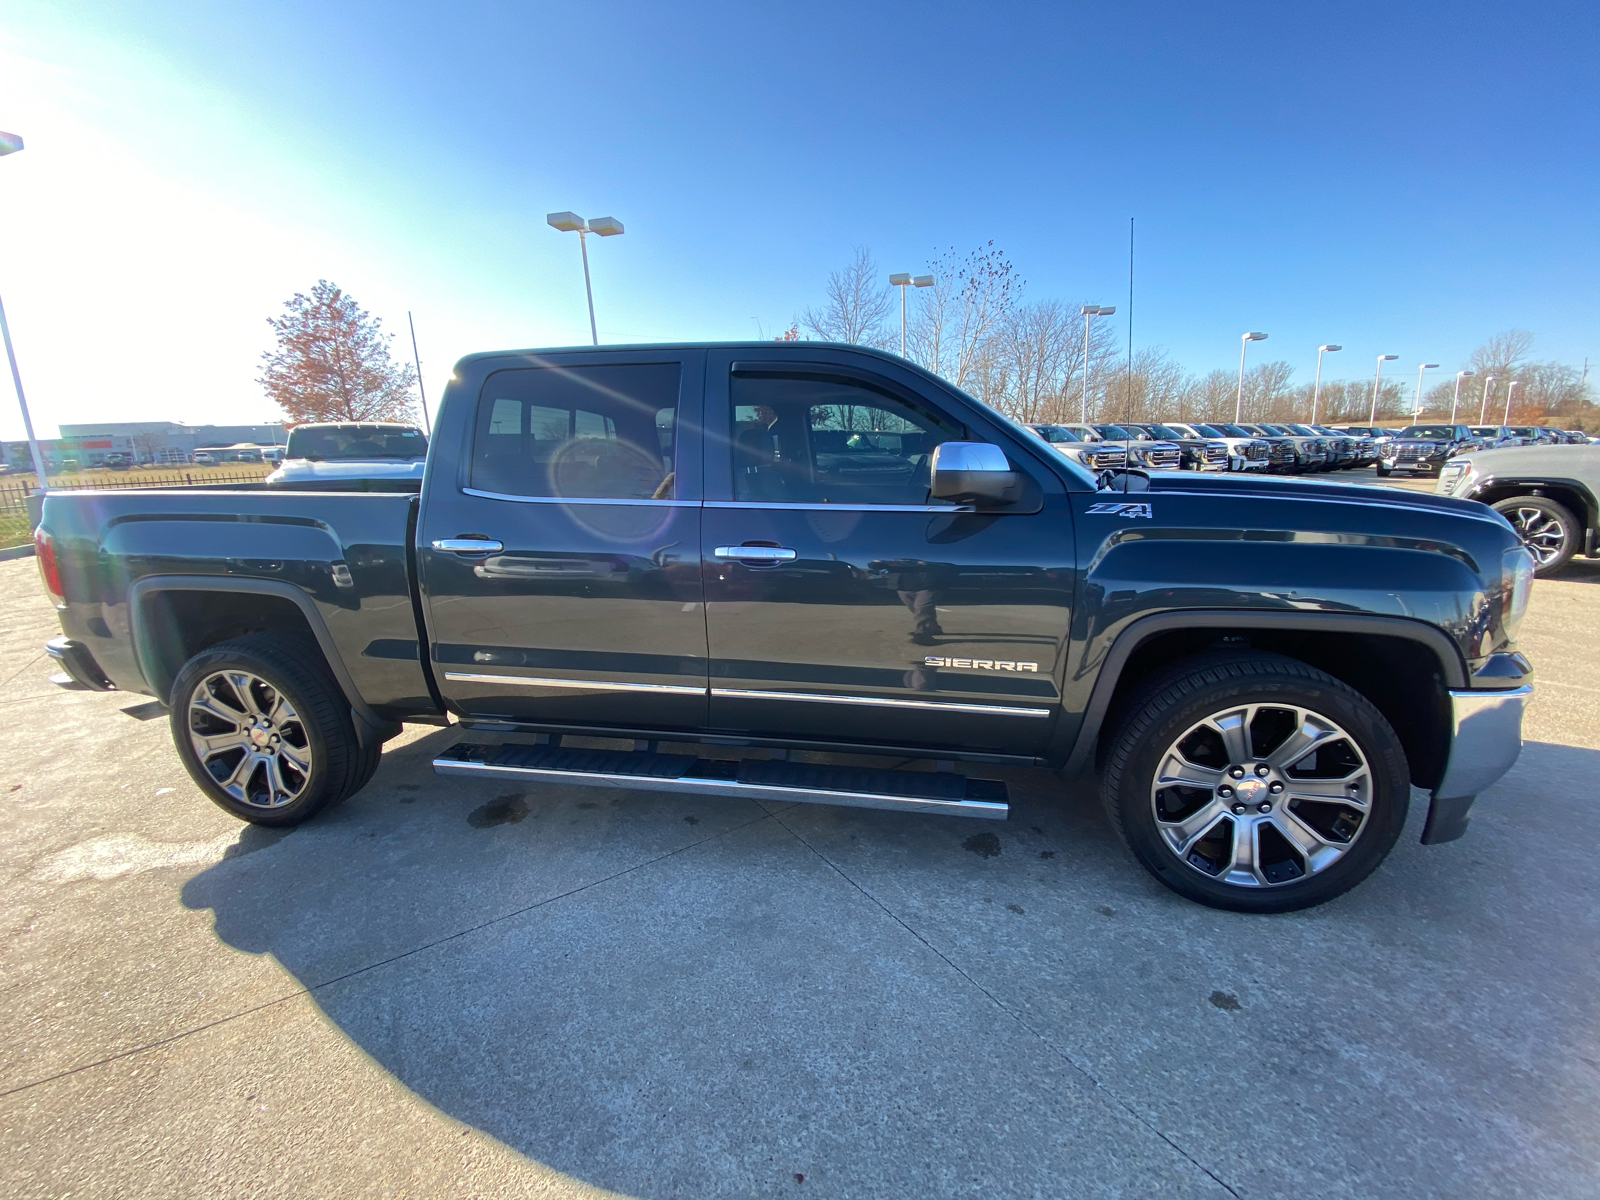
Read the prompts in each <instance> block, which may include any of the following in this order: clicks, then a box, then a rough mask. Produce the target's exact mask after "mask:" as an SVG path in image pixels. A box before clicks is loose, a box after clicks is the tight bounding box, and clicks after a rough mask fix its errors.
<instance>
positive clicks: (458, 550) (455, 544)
mask: <svg viewBox="0 0 1600 1200" xmlns="http://www.w3.org/2000/svg"><path fill="white" fill-rule="evenodd" d="M433 548H434V549H435V550H446V551H449V552H450V553H452V554H493V553H494V552H495V551H496V550H504V549H505V546H504V544H502V543H500V542H497V541H495V540H494V539H492V538H434V539H433Z"/></svg>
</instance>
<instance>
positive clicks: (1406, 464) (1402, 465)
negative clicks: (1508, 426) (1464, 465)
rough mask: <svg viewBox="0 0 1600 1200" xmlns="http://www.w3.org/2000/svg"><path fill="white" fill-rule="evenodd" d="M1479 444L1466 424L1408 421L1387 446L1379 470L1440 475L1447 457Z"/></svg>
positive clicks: (1384, 473)
mask: <svg viewBox="0 0 1600 1200" xmlns="http://www.w3.org/2000/svg"><path fill="white" fill-rule="evenodd" d="M1480 445H1481V443H1480V442H1479V441H1478V439H1477V438H1475V437H1473V436H1472V430H1471V428H1470V427H1468V426H1466V425H1408V426H1407V427H1406V428H1404V429H1402V430H1401V431H1400V432H1399V433H1398V434H1396V435H1395V438H1394V440H1393V441H1391V442H1390V443H1389V444H1388V445H1387V446H1386V447H1385V448H1384V455H1383V461H1382V462H1380V463H1379V464H1378V474H1379V475H1388V474H1390V473H1392V472H1394V471H1401V472H1407V473H1413V474H1418V475H1437V474H1438V473H1439V468H1441V467H1442V466H1444V464H1445V462H1446V461H1447V460H1448V459H1450V458H1451V457H1453V456H1454V455H1457V454H1462V453H1464V452H1466V451H1468V450H1477V449H1479V448H1480Z"/></svg>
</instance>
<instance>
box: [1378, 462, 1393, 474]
mask: <svg viewBox="0 0 1600 1200" xmlns="http://www.w3.org/2000/svg"><path fill="white" fill-rule="evenodd" d="M1393 473H1394V468H1393V467H1386V466H1384V465H1383V464H1382V463H1379V464H1378V474H1379V475H1390V474H1393Z"/></svg>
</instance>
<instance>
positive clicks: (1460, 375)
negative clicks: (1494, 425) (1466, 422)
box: [1450, 371, 1482, 425]
mask: <svg viewBox="0 0 1600 1200" xmlns="http://www.w3.org/2000/svg"><path fill="white" fill-rule="evenodd" d="M1476 374H1477V372H1476V371H1457V372H1456V398H1455V399H1454V400H1452V401H1451V402H1450V424H1452V425H1454V424H1455V423H1456V409H1458V408H1460V407H1461V381H1462V380H1463V379H1465V378H1466V377H1467V376H1469V375H1476ZM1479 424H1480V425H1481V424H1482V422H1481V421H1480V422H1479Z"/></svg>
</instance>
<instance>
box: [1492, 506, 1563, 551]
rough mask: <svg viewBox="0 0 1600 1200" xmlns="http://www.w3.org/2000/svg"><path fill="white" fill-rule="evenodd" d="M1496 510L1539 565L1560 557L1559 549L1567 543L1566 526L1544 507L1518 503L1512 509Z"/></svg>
mask: <svg viewBox="0 0 1600 1200" xmlns="http://www.w3.org/2000/svg"><path fill="white" fill-rule="evenodd" d="M1496 511H1498V512H1499V513H1500V515H1501V516H1503V517H1504V518H1505V519H1506V520H1508V521H1510V522H1511V528H1512V529H1513V530H1515V531H1516V535H1517V536H1518V537H1519V538H1521V539H1522V544H1523V545H1524V546H1526V547H1527V548H1528V549H1529V551H1531V552H1532V554H1533V556H1534V558H1536V559H1538V560H1539V565H1540V566H1541V567H1547V566H1549V565H1550V564H1551V563H1553V562H1555V561H1556V559H1558V558H1560V557H1561V550H1562V548H1563V547H1564V546H1565V545H1566V544H1567V531H1566V528H1565V526H1563V525H1562V524H1561V522H1560V521H1559V520H1557V519H1556V518H1555V517H1552V516H1551V515H1550V514H1549V513H1547V512H1545V511H1544V509H1542V508H1534V507H1533V506H1532V505H1521V504H1519V505H1517V506H1516V507H1515V508H1512V509H1503V508H1502V509H1498V510H1496Z"/></svg>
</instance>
